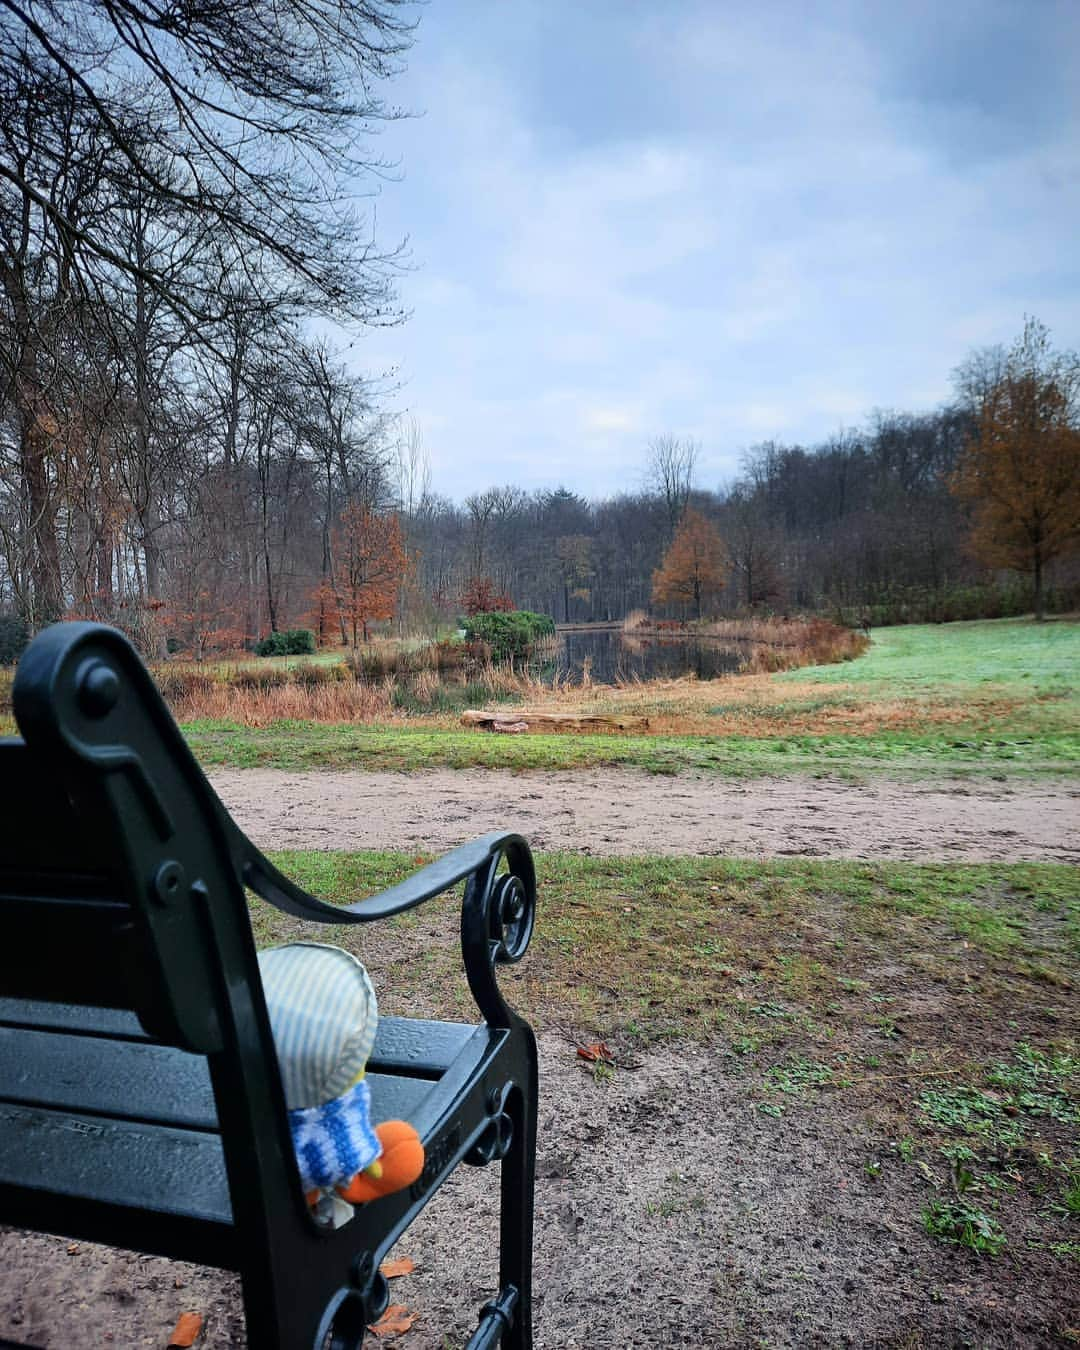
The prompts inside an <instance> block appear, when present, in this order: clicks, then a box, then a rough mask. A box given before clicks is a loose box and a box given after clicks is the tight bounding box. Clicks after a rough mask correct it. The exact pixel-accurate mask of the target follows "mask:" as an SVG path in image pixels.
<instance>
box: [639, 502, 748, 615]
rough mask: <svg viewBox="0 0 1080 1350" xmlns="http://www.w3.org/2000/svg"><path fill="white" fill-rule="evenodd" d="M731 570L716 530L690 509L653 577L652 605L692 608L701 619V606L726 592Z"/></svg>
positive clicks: (708, 521)
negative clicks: (723, 591) (691, 605)
mask: <svg viewBox="0 0 1080 1350" xmlns="http://www.w3.org/2000/svg"><path fill="white" fill-rule="evenodd" d="M728 566H729V562H728V554H727V549H726V548H725V547H724V541H723V540H722V539H721V538H720V533H719V531H718V530H717V528H716V526H715V525H714V524H713V523H712V521H711V520H708V519H707V518H706V517H705V516H703V515H702V514H701V512H700V511H695V510H694V508H693V507H687V509H686V510H685V511H684V512H683V515H682V519H681V520H680V522H679V528H678V529H677V530H676V531H675V538H674V539H673V540H672V541H671V547H670V548H669V549H668V551H667V552H666V553H665V554H664V561H663V562H662V563H661V564H660V566H659V567H658V568H657V569H656V571H655V572H654V573H653V585H652V598H653V604H661V605H666V604H682V605H689V604H693V606H694V616H695V617H696V618H698V619H700V618H701V609H702V605H703V604H705V603H706V602H707V601H709V600H710V599H712V598H713V597H715V596H716V595H717V593H718V592H719V591H721V590H723V588H724V584H725V582H726V580H727V570H728Z"/></svg>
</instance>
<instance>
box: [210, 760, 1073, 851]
mask: <svg viewBox="0 0 1080 1350" xmlns="http://www.w3.org/2000/svg"><path fill="white" fill-rule="evenodd" d="M211 781H212V782H213V784H214V786H215V787H216V789H217V791H218V792H219V793H220V795H221V797H222V799H223V800H224V802H225V804H226V806H228V808H229V809H230V811H232V812H233V814H234V815H235V817H236V819H237V821H238V822H239V824H240V825H241V827H242V828H243V829H245V830H246V831H247V832H248V833H249V834H250V835H251V837H252V839H254V840H255V842H256V843H258V844H259V845H261V846H262V847H265V848H316V849H363V848H379V849H407V850H412V849H415V850H418V851H422V852H437V851H438V850H440V849H446V848H450V847H453V846H454V845H455V844H460V843H462V842H463V841H464V840H466V839H471V838H474V837H475V836H476V835H478V834H483V833H484V832H485V831H487V830H500V829H513V830H517V831H518V832H519V833H521V834H523V835H524V836H525V838H526V839H528V840H529V842H530V844H531V845H532V846H533V848H535V849H572V850H575V851H580V852H583V853H595V854H601V855H604V854H623V855H627V854H645V853H653V854H656V853H661V854H683V855H705V856H711V855H721V856H731V857H742V858H760V857H788V856H804V857H813V858H892V859H896V860H902V859H906V860H910V861H914V862H930V861H945V862H986V861H993V862H1021V861H1035V862H1072V863H1076V862H1080V790H1078V789H1077V788H1076V787H1075V785H1073V786H1069V785H1068V784H1065V783H1058V784H1053V785H1046V784H1038V785H1026V784H1018V783H1016V782H1013V783H1010V784H1002V783H992V782H991V783H978V784H973V783H960V782H953V783H935V784H934V785H933V786H929V785H926V784H918V783H894V782H887V781H879V782H874V783H864V784H852V783H844V782H838V781H833V780H828V779H813V778H806V779H779V778H764V779H755V780H751V781H746V782H740V781H734V782H733V781H731V780H730V779H721V778H716V777H694V776H679V777H678V778H665V777H658V776H656V775H654V774H648V773H642V772H639V771H635V770H628V769H623V770H612V769H609V770H603V771H599V770H591V771H588V772H572V773H571V772H563V773H529V774H513V773H506V772H498V771H493V770H490V769H482V770H481V769H437V770H431V771H428V772H424V773H411V774H397V773H354V772H317V773H316V772H312V773H291V772H288V771H284V770H279V769H236V770H230V769H220V770H216V771H215V772H213V773H212V774H211Z"/></svg>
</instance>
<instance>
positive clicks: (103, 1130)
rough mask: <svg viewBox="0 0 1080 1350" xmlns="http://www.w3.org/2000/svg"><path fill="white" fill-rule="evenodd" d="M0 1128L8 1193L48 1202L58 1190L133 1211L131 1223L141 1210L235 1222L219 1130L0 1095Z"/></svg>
mask: <svg viewBox="0 0 1080 1350" xmlns="http://www.w3.org/2000/svg"><path fill="white" fill-rule="evenodd" d="M0 1130H2V1131H3V1138H4V1147H3V1150H2V1151H0V1191H3V1192H5V1193H6V1195H11V1194H13V1193H16V1192H23V1193H26V1194H27V1196H28V1197H30V1196H32V1195H34V1194H36V1195H37V1196H38V1199H39V1200H40V1202H41V1203H45V1200H46V1194H47V1193H49V1192H52V1193H55V1194H57V1195H59V1196H61V1197H63V1198H64V1199H65V1200H66V1201H67V1202H68V1203H69V1204H70V1205H72V1206H74V1207H76V1208H77V1207H78V1206H79V1204H81V1203H85V1204H86V1205H88V1206H91V1207H102V1208H114V1209H122V1210H125V1211H128V1213H129V1216H130V1219H131V1222H132V1223H137V1222H138V1219H137V1215H138V1213H140V1212H143V1211H146V1212H149V1213H152V1214H154V1215H169V1214H175V1215H178V1216H180V1217H184V1218H188V1219H195V1220H198V1221H202V1222H207V1221H209V1222H212V1223H222V1224H229V1223H231V1222H232V1208H231V1206H230V1204H229V1187H228V1183H227V1181H226V1178H225V1160H224V1157H223V1155H222V1151H221V1140H220V1139H219V1137H218V1136H217V1135H214V1134H208V1133H207V1132H206V1131H204V1130H179V1129H170V1128H165V1127H162V1126H160V1125H144V1124H137V1123H134V1122H131V1121H125V1120H109V1119H105V1118H103V1117H101V1116H95V1115H93V1114H92V1113H90V1112H78V1113H73V1112H67V1111H49V1110H43V1109H42V1108H40V1107H31V1106H18V1105H15V1104H13V1103H10V1102H4V1103H0ZM8 1213H10V1210H9V1209H8V1208H7V1206H6V1205H5V1216H6V1215H7V1214H8ZM34 1226H35V1227H37V1226H42V1225H40V1224H35V1225H34ZM56 1231H59V1232H65V1231H67V1228H66V1226H65V1225H61V1226H60V1227H59V1228H57V1229H56Z"/></svg>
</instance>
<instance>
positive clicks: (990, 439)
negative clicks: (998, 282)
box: [952, 319, 1080, 618]
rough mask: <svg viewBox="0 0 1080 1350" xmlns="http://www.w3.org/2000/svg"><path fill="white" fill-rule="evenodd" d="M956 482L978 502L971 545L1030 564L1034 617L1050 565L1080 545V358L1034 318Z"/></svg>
mask: <svg viewBox="0 0 1080 1350" xmlns="http://www.w3.org/2000/svg"><path fill="white" fill-rule="evenodd" d="M952 490H953V492H954V493H956V495H957V496H959V497H961V498H963V499H964V500H966V501H968V502H970V503H971V505H972V525H971V535H970V545H971V550H972V552H973V553H974V554H975V556H976V557H977V558H979V559H980V560H981V561H982V562H984V563H986V564H988V565H989V566H991V567H1011V568H1015V569H1016V570H1017V571H1021V572H1030V573H1031V574H1032V577H1033V579H1034V583H1035V611H1036V617H1038V618H1042V613H1043V574H1044V570H1045V567H1046V564H1047V563H1049V562H1052V561H1053V560H1054V559H1055V558H1059V557H1062V556H1065V555H1066V554H1068V553H1070V552H1072V551H1073V550H1075V549H1076V548H1077V546H1078V544H1080V361H1078V359H1077V357H1076V356H1074V355H1071V354H1056V353H1054V352H1052V351H1051V349H1050V345H1049V335H1048V333H1047V330H1046V329H1045V328H1044V327H1043V326H1042V325H1041V324H1039V323H1037V322H1036V321H1035V320H1033V319H1029V320H1028V322H1027V324H1026V325H1025V328H1024V334H1023V337H1022V338H1021V339H1020V340H1019V342H1018V343H1017V344H1016V346H1015V347H1014V348H1013V349H1012V351H1011V352H1010V354H1009V358H1008V361H1007V362H1006V366H1005V373H1004V374H1003V375H1002V377H1001V378H1000V379H999V380H997V382H996V383H995V384H994V385H993V386H992V387H991V388H990V389H989V390H988V391H987V393H986V395H985V397H984V399H983V401H982V407H981V409H980V411H979V421H978V430H977V433H976V435H975V436H973V437H972V438H971V439H970V440H969V441H968V443H967V445H966V446H965V448H964V452H963V454H962V456H961V459H960V463H959V466H958V468H957V471H956V473H955V475H954V476H953V480H952Z"/></svg>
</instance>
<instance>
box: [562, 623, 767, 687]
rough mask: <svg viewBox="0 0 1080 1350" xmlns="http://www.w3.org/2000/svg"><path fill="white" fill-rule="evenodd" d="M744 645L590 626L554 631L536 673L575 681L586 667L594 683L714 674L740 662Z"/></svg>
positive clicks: (727, 671) (730, 671) (739, 665)
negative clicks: (551, 653)
mask: <svg viewBox="0 0 1080 1350" xmlns="http://www.w3.org/2000/svg"><path fill="white" fill-rule="evenodd" d="M746 655H747V653H746V651H744V650H742V649H741V648H739V647H738V646H733V645H731V644H730V643H728V644H724V643H719V642H709V641H703V640H702V639H700V638H692V637H688V636H687V635H686V634H685V633H680V634H672V635H670V636H669V635H667V634H657V633H651V634H648V635H638V634H631V633H623V632H621V631H620V630H618V629H610V628H603V629H591V630H584V631H577V632H575V631H570V632H566V633H560V634H559V650H558V652H557V654H556V656H555V658H554V661H546V662H545V663H544V664H543V666H542V667H541V669H540V672H539V673H540V675H541V678H543V679H544V680H546V681H553V680H554V679H556V678H558V680H559V681H560V682H562V681H569V682H570V683H571V684H580V683H581V679H582V673H583V671H584V670H585V669H586V668H587V669H588V672H589V678H590V679H591V680H592V681H593V682H594V683H595V684H615V683H616V682H618V681H620V680H635V679H637V680H655V679H673V678H677V677H678V676H680V675H690V674H693V675H696V676H697V677H698V679H699V680H714V679H716V677H717V676H718V675H734V674H735V673H737V672H738V671H740V670H741V669H742V668H743V665H744V663H745V660H746Z"/></svg>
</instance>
